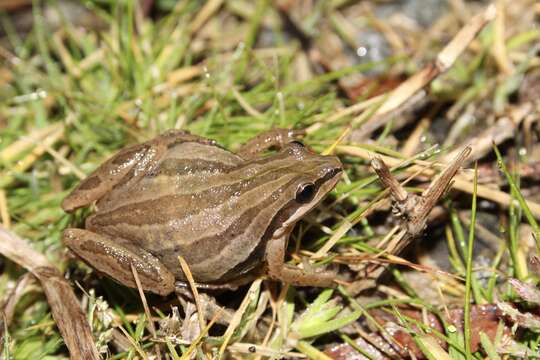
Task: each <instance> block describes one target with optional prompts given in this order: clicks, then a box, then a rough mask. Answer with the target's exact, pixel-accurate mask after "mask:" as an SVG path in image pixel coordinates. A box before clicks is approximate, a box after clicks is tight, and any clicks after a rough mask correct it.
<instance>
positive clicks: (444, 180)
mask: <svg viewBox="0 0 540 360" xmlns="http://www.w3.org/2000/svg"><path fill="white" fill-rule="evenodd" d="M470 153H471V148H470V147H466V148H465V149H463V150H462V151H461V152H460V153H459V154H458V156H456V158H455V159H453V160H452V162H451V163H450V164H448V166H447V167H446V168H445V169H444V170H443V171H442V172H441V173H440V174H439V175H438V176H437V177H436V178H435V180H433V182H432V183H431V185H430V186H429V187H428V188H427V189H426V190H425V191H424V192H423V193H422V195H421V196H418V195H415V194H412V193H407V191H406V190H405V189H404V188H403V186H402V185H401V184H400V183H399V182H398V181H397V179H396V178H395V177H394V176H393V175H392V173H391V172H390V169H389V168H388V167H387V166H386V164H385V163H384V161H383V160H382V159H381V158H373V160H372V161H371V166H372V167H373V169H374V170H375V172H376V173H377V175H378V176H379V179H380V180H381V182H382V183H383V184H384V186H385V187H386V188H388V189H389V190H390V196H391V197H392V200H393V201H392V202H393V207H392V212H393V213H394V214H396V215H397V216H399V217H401V219H402V220H403V222H404V228H403V229H402V230H401V231H400V232H399V233H398V234H397V235H395V236H394V237H393V239H392V240H391V241H390V243H389V244H388V245H386V246H385V248H384V250H383V251H382V252H381V253H380V254H379V255H378V256H380V255H396V254H399V253H400V252H401V251H402V250H403V249H404V248H406V247H407V245H409V244H410V243H411V241H412V240H413V239H414V238H416V237H417V236H418V235H419V234H421V233H422V231H423V230H424V228H425V227H426V222H427V217H428V215H429V213H430V212H431V210H432V209H433V207H434V206H435V204H436V203H437V201H438V200H439V199H440V198H441V196H442V195H443V194H444V193H445V192H446V191H447V189H448V188H449V186H450V182H451V181H452V179H453V178H454V176H455V175H456V173H457V171H458V169H459V168H460V166H461V164H463V162H464V161H465V159H466V158H467V156H469V154H470ZM385 268H386V265H381V264H374V265H371V266H369V265H368V266H366V268H365V270H364V271H363V273H364V274H363V275H364V276H365V278H364V279H362V280H359V281H356V282H354V283H352V284H351V285H350V286H349V288H348V291H349V292H351V293H353V294H357V293H359V292H360V291H362V290H364V289H366V288H369V287H372V286H373V285H374V284H375V281H376V279H377V278H378V277H379V276H380V275H381V274H382V273H383V272H384V270H385Z"/></svg>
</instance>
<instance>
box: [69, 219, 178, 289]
mask: <svg viewBox="0 0 540 360" xmlns="http://www.w3.org/2000/svg"><path fill="white" fill-rule="evenodd" d="M63 242H64V244H65V245H67V247H69V248H70V249H71V250H72V251H73V252H74V253H75V254H77V255H78V256H79V257H81V258H82V259H83V260H84V261H86V262H87V263H88V264H90V265H92V266H93V267H94V268H95V269H97V270H98V271H100V272H103V273H105V274H107V275H109V276H110V277H112V278H113V279H115V280H116V281H118V282H119V283H121V284H123V285H126V286H129V287H132V288H135V287H137V286H136V283H135V279H134V277H133V272H132V269H131V265H132V264H133V266H134V267H135V269H136V270H137V274H138V276H139V279H140V281H141V286H142V288H143V290H147V291H151V292H154V293H157V294H160V295H167V294H170V293H171V292H173V291H174V288H175V287H174V275H173V274H172V273H171V272H170V271H169V270H168V269H167V268H166V267H165V266H164V265H163V264H162V263H161V262H160V261H159V260H158V259H157V258H155V257H154V256H153V255H151V254H150V253H148V252H146V251H144V250H143V249H140V248H137V247H135V246H132V245H130V243H129V242H127V241H125V240H123V239H119V238H112V237H109V236H107V235H103V234H98V233H94V232H91V231H88V230H82V229H73V228H71V229H66V230H65V231H64V234H63Z"/></svg>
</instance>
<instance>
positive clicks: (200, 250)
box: [150, 179, 295, 282]
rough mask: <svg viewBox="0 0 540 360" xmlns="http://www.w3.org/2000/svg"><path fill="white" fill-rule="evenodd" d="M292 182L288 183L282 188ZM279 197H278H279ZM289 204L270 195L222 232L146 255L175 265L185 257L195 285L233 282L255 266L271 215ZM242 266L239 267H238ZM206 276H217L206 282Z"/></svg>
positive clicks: (285, 198) (177, 270)
mask: <svg viewBox="0 0 540 360" xmlns="http://www.w3.org/2000/svg"><path fill="white" fill-rule="evenodd" d="M294 182H295V179H291V180H290V181H289V182H288V183H287V184H285V185H284V186H283V187H287V186H289V185H291V184H292V183H294ZM280 195H282V196H280ZM289 201H290V199H289V198H288V196H287V195H285V196H283V193H282V192H281V191H280V190H276V191H274V193H272V194H271V195H269V196H266V197H265V198H263V200H262V201H260V202H258V203H255V204H254V206H253V207H250V208H248V209H247V210H246V211H244V212H243V213H242V214H241V215H240V216H239V217H238V218H237V219H236V220H235V221H234V222H233V223H232V224H230V225H229V226H228V227H227V228H225V229H223V231H221V232H219V233H216V234H213V235H210V236H206V237H203V238H198V239H196V240H194V241H193V242H191V243H190V244H176V245H174V246H172V247H168V248H162V249H159V250H154V251H150V252H151V253H152V254H153V255H154V256H156V257H157V258H158V259H160V260H161V261H162V262H164V263H169V264H170V263H175V262H176V261H177V257H178V255H182V256H184V257H185V259H186V261H187V262H188V263H189V264H190V269H191V271H192V273H193V275H194V276H195V279H196V281H202V282H211V281H216V280H221V281H226V280H231V279H234V278H235V277H237V276H239V275H240V274H242V273H245V272H247V271H248V270H250V269H252V268H254V267H255V266H256V265H258V264H259V263H260V262H261V260H262V257H263V255H264V250H265V248H266V244H265V243H266V241H267V240H268V238H265V234H267V233H268V234H272V233H273V231H274V230H275V229H269V227H270V225H271V224H272V220H273V219H274V217H275V215H276V214H277V213H278V212H279V211H280V210H281V209H282V207H283V206H284V205H285V204H287V203H288V202H289ZM240 264H242V265H243V266H239V265H240ZM171 271H173V273H174V274H175V276H176V277H177V278H180V279H181V278H183V272H182V270H181V269H180V267H175V268H174V269H171ZM209 273H212V274H216V273H220V274H219V276H218V277H217V278H210V277H209V275H208V274H209Z"/></svg>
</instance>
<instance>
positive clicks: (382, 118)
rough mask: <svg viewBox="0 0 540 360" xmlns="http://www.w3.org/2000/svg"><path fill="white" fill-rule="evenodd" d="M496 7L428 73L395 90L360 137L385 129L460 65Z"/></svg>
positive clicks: (460, 37) (449, 47) (469, 26)
mask: <svg viewBox="0 0 540 360" xmlns="http://www.w3.org/2000/svg"><path fill="white" fill-rule="evenodd" d="M495 14H496V10H495V6H493V5H490V6H488V7H487V8H486V9H485V10H484V11H483V12H482V13H481V14H479V15H476V16H475V17H474V18H472V19H471V21H470V22H469V24H467V25H466V26H464V27H463V28H462V29H461V30H460V31H459V32H458V33H457V34H456V36H455V37H454V38H453V39H452V41H450V43H449V44H448V45H447V46H446V47H445V48H444V49H443V50H442V51H441V52H440V53H439V55H438V56H437V59H436V60H435V62H433V63H431V64H429V65H427V66H426V67H425V68H424V69H422V70H421V71H419V72H418V73H416V74H415V75H413V76H412V77H410V78H409V79H407V80H406V81H405V82H403V83H402V84H401V85H399V86H398V87H397V88H395V89H394V90H393V91H392V92H391V93H390V95H389V96H388V97H387V99H386V101H385V102H384V103H383V104H382V105H381V106H380V107H379V108H378V109H377V110H376V111H375V113H374V116H373V117H372V118H371V119H370V120H369V121H368V122H366V123H365V124H363V125H362V126H361V127H360V128H359V129H358V131H359V135H358V136H362V137H367V136H369V135H370V134H371V133H372V132H373V131H375V130H377V129H379V128H380V127H381V126H384V125H385V124H386V122H387V121H388V120H390V118H391V117H388V116H387V115H388V114H389V113H392V115H393V116H395V115H397V114H395V110H396V109H399V108H400V107H402V106H403V105H404V104H405V103H406V102H407V101H408V100H409V99H411V97H412V96H413V95H414V94H415V93H417V92H418V91H419V90H421V89H422V88H423V87H425V86H426V85H427V84H429V83H430V82H431V81H433V79H435V78H436V77H437V76H439V75H440V74H442V73H443V72H445V71H447V70H448V69H449V68H450V67H451V66H452V65H453V64H454V62H455V61H456V59H457V58H458V56H459V55H461V54H462V53H463V51H464V50H465V49H466V48H467V46H468V45H469V43H470V42H471V41H472V40H473V39H474V37H475V36H476V34H478V32H480V30H482V29H483V28H484V26H486V24H487V23H488V22H490V21H491V20H493V18H494V17H495Z"/></svg>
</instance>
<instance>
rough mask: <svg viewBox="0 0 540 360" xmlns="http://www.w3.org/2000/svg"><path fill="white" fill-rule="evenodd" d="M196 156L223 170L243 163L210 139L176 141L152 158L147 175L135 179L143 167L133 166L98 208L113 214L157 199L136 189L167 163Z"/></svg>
mask: <svg viewBox="0 0 540 360" xmlns="http://www.w3.org/2000/svg"><path fill="white" fill-rule="evenodd" d="M139 147H141V148H142V145H139ZM145 150H148V147H146V148H145ZM194 156H197V157H202V158H208V159H210V160H209V161H211V162H213V163H214V166H219V165H218V164H219V163H222V164H223V165H222V166H223V168H226V167H230V166H233V165H239V164H240V163H241V161H242V159H241V158H240V157H239V156H237V155H236V154H233V153H231V152H229V151H227V150H225V149H222V148H220V147H217V146H215V145H212V144H211V141H210V140H208V144H207V143H200V142H190V141H187V142H186V141H184V140H182V141H179V142H175V143H173V144H169V147H168V148H167V150H166V152H165V153H164V154H163V155H161V156H160V157H159V158H158V159H152V161H153V162H154V161H155V164H154V165H153V164H152V163H150V164H148V165H147V166H145V167H144V170H143V171H146V173H145V175H144V176H141V177H138V178H137V179H135V172H136V171H141V170H139V168H140V166H134V167H133V168H132V169H131V171H130V172H129V173H128V174H127V175H126V176H124V178H123V179H122V180H121V181H119V182H118V183H117V184H116V185H115V186H114V188H113V189H114V191H110V192H109V193H108V194H107V195H106V196H105V197H104V198H102V199H101V200H100V201H99V202H98V204H97V205H98V209H100V210H104V211H111V210H114V209H116V208H119V207H121V206H124V205H127V204H130V203H132V202H133V200H134V198H135V200H136V201H144V200H147V199H152V198H155V196H154V194H153V193H152V191H142V190H141V189H137V186H138V185H140V183H141V181H144V179H145V178H151V177H154V176H155V175H156V173H157V171H159V167H160V166H161V164H162V163H164V162H165V161H185V160H189V159H191V158H193V157H194ZM175 175H178V174H175ZM134 194H135V197H134Z"/></svg>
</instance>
